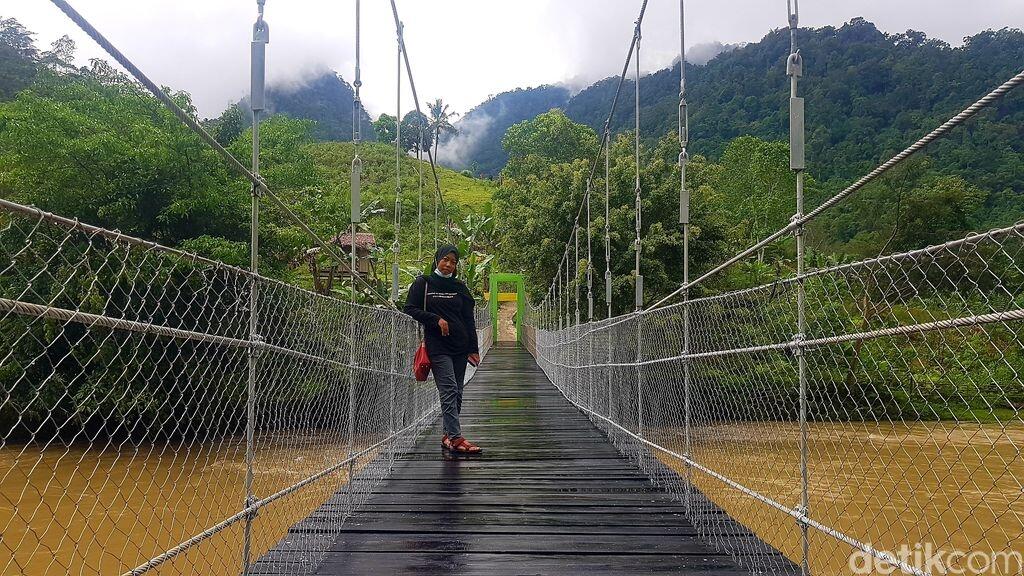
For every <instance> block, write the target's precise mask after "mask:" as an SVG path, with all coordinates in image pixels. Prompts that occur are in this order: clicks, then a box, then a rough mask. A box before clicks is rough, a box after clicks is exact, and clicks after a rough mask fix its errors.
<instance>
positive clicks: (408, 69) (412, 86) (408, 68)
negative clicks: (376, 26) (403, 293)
mask: <svg viewBox="0 0 1024 576" xmlns="http://www.w3.org/2000/svg"><path fill="white" fill-rule="evenodd" d="M391 14H392V15H393V16H394V19H395V28H396V29H398V30H400V29H401V28H402V21H401V18H399V17H398V6H397V5H396V4H395V0H391ZM398 41H399V42H400V43H401V51H402V59H403V60H404V61H405V75H406V77H407V78H408V79H409V90H410V91H411V92H412V100H413V103H414V104H415V105H416V112H417V113H418V114H419V115H420V117H421V118H423V117H425V115H424V114H423V109H422V108H421V107H420V97H419V93H418V92H417V91H416V81H415V80H414V79H413V75H412V65H411V64H410V63H409V49H408V48H407V47H406V45H405V36H404V34H402V33H399V35H398ZM435 140H436V138H435ZM436 146H437V142H436V141H435V142H434V143H433V146H432V148H433V147H436ZM427 160H428V161H429V162H430V173H431V174H432V175H433V177H434V192H435V194H437V202H438V203H439V204H440V207H441V213H442V215H443V216H444V220H445V237H446V239H447V240H448V241H449V242H451V239H452V222H451V218H449V217H448V208H447V207H446V206H445V202H444V195H443V194H442V193H441V179H440V177H438V175H437V163H436V162H435V161H434V154H433V151H432V150H427ZM436 211H437V207H436V206H435V217H434V222H435V224H434V225H435V227H436V226H437V224H436V223H437V216H436ZM435 236H437V235H436V234H435Z"/></svg>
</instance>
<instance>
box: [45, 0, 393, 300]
mask: <svg viewBox="0 0 1024 576" xmlns="http://www.w3.org/2000/svg"><path fill="white" fill-rule="evenodd" d="M50 2H51V3H52V4H53V5H54V6H56V7H57V8H58V9H59V10H60V11H61V12H63V13H64V14H65V15H66V16H67V17H68V18H69V19H71V21H72V22H74V23H75V25H76V26H78V27H79V28H80V29H81V30H82V31H83V32H85V33H86V35H88V36H89V37H90V38H92V40H93V41H94V42H96V43H97V44H98V45H99V46H100V47H101V48H103V50H104V51H106V52H107V54H108V55H110V57H111V58H113V59H114V60H115V61H117V63H118V64H120V65H121V66H122V67H124V69H125V70H127V71H128V73H129V74H131V75H132V77H133V78H135V80H136V81H138V82H139V83H140V84H142V86H143V87H145V88H146V90H148V91H149V92H150V94H152V95H153V96H154V97H155V98H156V99H157V100H159V101H160V102H161V103H163V104H164V106H166V107H167V109H169V110H170V111H171V112H172V113H173V114H174V115H175V116H176V117H177V118H178V120H180V121H181V123H182V124H184V125H185V126H187V127H188V128H189V129H190V130H192V132H194V133H195V134H196V135H197V136H199V138H200V139H201V140H203V141H204V142H205V143H206V144H207V145H208V146H209V147H210V148H212V149H213V150H214V152H216V153H217V154H219V155H220V156H221V158H222V159H223V160H224V161H225V162H226V163H227V164H228V166H230V167H231V169H232V170H234V171H235V172H236V173H238V174H239V175H240V176H242V177H244V178H246V179H247V180H249V181H250V182H252V183H253V184H254V185H255V186H257V187H259V190H260V194H261V196H266V197H267V198H269V199H270V200H271V201H272V202H273V203H274V205H275V206H276V207H277V208H278V209H279V210H281V212H282V213H284V215H285V216H287V217H288V219H289V220H291V221H292V223H293V224H295V225H296V226H298V227H299V228H300V229H301V230H302V231H303V232H304V233H305V234H306V235H308V236H309V237H310V238H312V239H313V241H314V242H315V243H316V244H317V245H319V246H320V248H321V249H322V250H324V251H325V252H326V253H327V254H328V256H330V257H331V258H332V259H333V260H334V261H335V262H338V263H343V262H344V261H345V260H344V258H342V257H341V256H340V255H339V253H338V252H337V251H336V250H335V249H334V247H333V246H332V245H331V244H330V243H328V242H325V241H324V240H323V239H322V238H320V235H319V234H317V233H316V232H314V231H313V229H312V228H310V226H309V225H308V224H307V223H306V222H305V221H304V220H303V219H302V218H301V217H299V215H298V214H296V213H295V212H294V211H293V210H292V209H291V207H289V206H288V204H287V203H285V202H284V201H283V200H281V198H280V197H278V196H277V194H275V193H274V191H273V190H271V189H270V187H269V186H268V185H267V183H266V182H265V181H264V180H263V179H262V178H261V177H259V176H257V175H255V174H253V173H252V171H251V170H250V169H249V168H247V167H246V166H245V165H244V164H242V163H241V162H240V161H239V160H238V158H235V156H234V154H232V153H231V152H229V151H228V150H227V148H225V147H224V146H223V145H221V144H220V142H217V139H216V138H214V137H213V136H212V135H211V134H210V133H209V132H208V131H207V130H206V129H205V128H203V126H202V125H201V124H199V122H198V121H197V120H196V119H195V118H193V117H192V116H190V115H189V114H188V112H186V111H185V110H184V109H182V108H181V106H178V104H177V102H175V101H174V100H173V99H172V98H171V97H170V96H168V95H167V93H166V92H164V91H163V90H162V89H161V88H160V87H159V86H157V85H156V83H154V82H153V81H152V80H150V78H149V77H148V76H146V75H145V74H144V73H143V72H142V70H141V69H140V68H139V67H138V66H136V65H135V64H134V63H133V62H132V61H131V60H129V59H128V57H127V56H125V55H124V54H123V53H122V52H121V51H120V50H118V49H117V48H116V47H115V46H114V45H113V44H112V43H111V42H110V41H109V40H107V38H106V36H104V35H103V34H101V33H100V32H99V30H97V29H96V28H95V27H94V26H93V25H92V24H91V23H90V22H89V21H88V20H86V19H85V17H84V16H82V15H81V14H80V13H79V12H78V11H77V10H75V8H74V7H72V6H71V4H70V3H68V1H67V0H50ZM358 281H359V282H360V283H361V284H362V286H363V287H364V288H366V289H367V291H368V292H369V293H370V295H372V296H375V297H376V298H377V299H378V300H380V301H381V302H382V303H384V304H385V305H387V306H390V307H394V305H393V303H392V302H391V301H390V300H388V298H387V297H385V296H384V295H382V294H381V293H380V292H378V291H377V290H376V289H375V288H373V286H371V285H370V284H369V283H367V282H366V281H365V280H363V279H362V278H359V279H358Z"/></svg>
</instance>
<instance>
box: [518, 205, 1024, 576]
mask: <svg viewBox="0 0 1024 576" xmlns="http://www.w3.org/2000/svg"><path fill="white" fill-rule="evenodd" d="M796 287H797V282H796V280H795V279H787V280H782V281H778V282H774V283H771V284H766V285H763V286H758V287H755V288H751V289H746V290H738V291H731V292H726V293H724V294H720V295H715V296H709V297H705V298H698V299H693V300H690V301H689V303H688V304H675V305H672V306H668V307H665V308H660V309H656V310H653V311H650V312H649V313H646V314H641V315H630V316H628V317H622V318H615V319H611V320H605V321H602V322H597V323H593V324H581V325H578V326H573V327H571V328H569V329H566V330H561V331H557V330H543V329H536V328H534V329H533V330H532V331H531V332H532V336H531V342H532V347H533V349H534V350H535V351H536V356H537V358H538V361H539V362H540V364H541V366H542V367H543V369H544V370H545V372H547V374H548V375H549V377H550V378H551V380H552V382H554V383H555V384H556V385H557V386H558V387H559V389H560V390H561V391H562V392H563V393H564V394H565V395H566V396H567V397H568V398H569V399H570V400H571V401H572V402H574V403H575V404H576V405H578V406H579V407H580V408H581V409H583V410H584V411H585V412H587V413H588V414H590V415H591V416H592V417H593V419H594V420H595V422H596V423H597V424H598V425H599V426H601V427H602V428H604V429H605V430H606V431H607V432H608V434H609V437H610V438H611V440H612V441H613V442H614V443H615V444H616V445H617V446H618V447H619V448H620V449H621V450H622V451H623V452H625V453H628V454H630V455H632V456H633V457H635V458H636V459H637V461H638V463H639V464H640V465H641V466H642V467H644V468H645V469H646V470H648V471H649V472H650V473H651V474H652V476H653V477H655V478H656V479H660V480H662V481H663V482H665V483H666V484H667V485H668V486H669V487H670V488H671V489H673V490H675V491H677V493H678V494H679V496H680V498H681V499H682V500H683V501H684V502H686V503H687V505H688V506H689V507H690V512H689V513H690V517H691V519H693V520H694V522H695V524H696V525H697V527H698V529H699V530H700V531H701V532H702V533H703V534H705V535H706V536H708V537H710V538H711V540H712V541H713V542H715V543H717V544H718V545H719V546H721V547H722V548H724V549H727V550H729V551H730V552H732V553H733V554H734V555H735V556H736V558H737V559H739V560H740V561H741V562H743V563H745V564H747V565H748V566H749V567H750V568H752V571H754V572H756V573H772V574H778V573H792V572H795V573H798V572H799V568H798V565H799V564H800V563H801V561H802V560H803V558H802V557H803V554H804V552H803V551H802V549H801V548H802V546H801V529H800V524H801V523H806V524H807V525H808V526H809V527H810V528H811V530H810V532H811V535H810V539H809V550H808V552H807V554H808V566H809V568H810V571H811V572H812V573H814V574H847V573H858V574H875V573H892V570H893V569H895V568H897V567H899V568H903V569H904V571H906V572H908V573H930V574H943V573H985V574H989V573H991V574H1019V573H1020V570H1021V568H1022V566H1024V565H1022V564H1021V557H1022V554H1024V524H1022V522H1024V495H1022V491H1021V486H1022V485H1024V457H1022V456H1021V453H1020V447H1021V443H1022V441H1024V412H1022V409H1024V383H1022V379H1021V375H1022V374H1024V323H1022V322H1021V320H1024V223H1019V224H1017V225H1015V226H1012V227H1009V228H1003V229H999V230H993V231H990V232H987V233H983V234H976V235H972V236H969V237H967V238H965V239H962V240H958V241H954V242H949V243H947V244H943V245H940V246H935V247H931V248H928V249H924V250H918V251H914V252H908V253H903V254H896V255H892V256H887V257H882V258H875V259H871V260H865V261H862V262H857V263H854V264H848V265H843V266H837V267H833V268H826V269H820V270H816V271H814V272H811V273H809V274H807V275H806V276H805V278H804V289H805V293H806V298H807V308H806V309H807V324H806V325H807V333H806V334H804V335H802V336H801V335H796V336H794V334H793V327H794V326H795V325H796V315H797V298H796V296H797V290H796ZM687 307H688V308H689V310H688V311H687ZM687 313H688V314H689V330H690V348H689V350H688V351H687V350H685V349H684V345H683V344H684V324H685V322H686V318H685V316H686V314H687ZM797 339H799V340H801V341H800V343H799V346H797V345H796V344H797V343H796V342H795V340H797ZM801 353H802V355H803V356H804V358H805V360H806V365H807V390H806V394H807V404H806V409H807V414H806V419H807V422H808V425H807V427H806V435H807V436H806V439H805V443H804V445H805V446H806V467H807V490H808V493H809V506H808V508H809V510H808V511H804V510H801V509H800V506H799V503H800V501H801V489H802V478H801V434H802V431H801V427H800V426H799V419H800V385H799V382H800V379H799V378H798V365H797V360H798V354H801ZM687 370H688V371H689V376H688V377H687V374H686V371H687ZM664 465H667V466H668V467H669V468H671V469H673V470H674V471H675V472H676V473H678V476H677V475H676V474H675V473H672V474H668V475H666V474H664V470H665V468H664ZM681 478H689V480H690V481H689V482H685V481H681ZM719 510H721V511H724V512H725V513H726V514H720V513H717V511H719ZM794 520H796V521H794ZM735 521H738V522H739V523H741V524H742V525H743V527H745V528H746V529H749V530H750V532H752V534H753V535H754V536H756V538H745V539H738V538H736V534H737V530H738V529H740V528H741V527H738V526H737V525H736V522H735ZM774 550H778V551H781V552H782V553H783V554H784V555H785V556H786V557H788V558H789V559H790V560H792V562H793V563H792V564H788V563H785V562H779V557H778V555H777V554H774ZM887 555H888V556H887ZM873 562H875V563H876V564H872V563H873ZM982 563H987V564H986V566H987V567H988V568H987V570H988V571H983V572H968V571H967V570H968V569H971V570H977V568H978V566H980V565H981V564H982ZM969 564H970V565H969ZM865 566H868V567H870V566H876V567H875V569H869V570H867V571H857V570H859V569H860V568H863V567H865ZM885 569H888V570H889V572H886V571H885ZM958 570H960V571H961V572H957V571H958Z"/></svg>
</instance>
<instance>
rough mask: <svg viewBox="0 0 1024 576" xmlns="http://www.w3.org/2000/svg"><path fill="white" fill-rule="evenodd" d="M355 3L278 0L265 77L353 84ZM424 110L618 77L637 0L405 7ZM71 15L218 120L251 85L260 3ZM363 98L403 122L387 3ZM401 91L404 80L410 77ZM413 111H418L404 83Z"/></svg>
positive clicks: (428, 2)
mask: <svg viewBox="0 0 1024 576" xmlns="http://www.w3.org/2000/svg"><path fill="white" fill-rule="evenodd" d="M10 4H13V3H7V5H5V6H4V10H3V11H4V13H3V15H4V16H5V17H9V16H13V17H15V18H18V19H19V20H21V21H22V23H24V24H25V25H26V26H27V27H28V28H29V29H31V30H34V31H36V32H38V33H39V40H40V42H41V43H42V44H48V43H49V42H50V41H52V40H54V39H55V38H57V37H59V36H60V35H62V34H65V33H70V34H71V36H72V37H73V38H74V39H75V40H76V42H77V43H78V45H79V48H80V53H81V55H82V57H83V59H85V58H88V57H95V56H101V55H102V53H101V51H100V49H99V48H98V47H96V46H95V45H94V44H93V43H92V42H91V41H90V40H89V39H88V38H86V37H85V36H84V35H83V34H82V33H80V32H74V31H75V30H77V29H76V28H75V27H74V25H73V24H72V23H71V22H70V21H69V20H67V18H65V17H64V16H63V15H62V14H61V13H60V12H59V11H58V10H57V9H56V8H54V7H53V6H52V5H51V4H50V3H49V2H46V1H45V0H18V2H17V3H16V4H14V5H13V6H12V5H10ZM354 5H355V3H354V0H343V1H340V2H339V1H337V0H330V1H328V0H303V1H297V0H289V1H287V2H285V1H283V0H268V1H267V8H266V10H267V21H268V22H269V23H270V26H271V46H270V53H269V54H270V55H269V62H270V70H269V78H270V79H271V80H273V81H278V82H289V81H296V80H301V79H303V78H305V77H308V76H309V75H310V74H311V73H313V72H316V71H320V70H323V69H325V68H332V69H335V70H338V71H339V72H341V74H342V76H344V77H345V79H346V80H349V81H351V80H352V71H353V67H354V61H353V60H354V58H353V55H354V46H353V44H354V22H353V16H354ZM398 5H399V10H400V11H401V12H402V18H403V20H404V22H405V30H406V42H407V44H408V46H409V51H410V53H409V55H410V58H411V60H412V65H413V72H414V73H415V74H416V81H417V88H418V89H419V93H420V98H421V100H423V101H426V100H429V99H433V98H437V97H439V96H440V97H442V98H444V99H445V100H446V101H448V102H450V103H451V104H452V106H453V109H454V110H455V111H457V112H465V111H467V110H469V109H470V108H471V107H473V106H474V105H476V104H478V103H479V102H481V101H482V100H484V99H486V97H487V96H488V95H490V94H496V93H499V92H503V91H505V90H510V89H513V88H515V87H519V86H536V85H539V84H555V83H567V84H569V85H573V86H575V85H578V84H584V83H589V82H591V81H593V80H596V79H598V78H602V77H605V76H609V75H613V74H618V72H619V71H620V70H621V67H622V62H623V59H624V58H625V53H626V49H627V47H628V43H629V39H630V37H631V35H632V28H633V21H634V19H635V18H636V13H637V11H638V9H639V5H640V0H635V1H633V0H630V1H627V0H517V1H516V2H494V1H487V2H484V1H480V0H398ZM75 6H76V7H77V8H78V10H79V11H80V12H82V13H83V14H84V15H85V16H86V17H87V18H89V19H90V20H92V21H93V23H94V24H95V25H96V27H97V28H99V29H100V31H101V32H103V33H104V34H106V35H107V36H108V38H109V39H110V40H111V41H113V42H114V43H115V44H116V45H117V46H119V47H120V48H121V49H122V50H123V51H124V52H125V53H126V54H127V55H128V56H129V57H130V58H132V59H133V60H135V61H136V63H137V64H138V65H139V66H140V67H141V68H142V69H143V70H144V71H146V72H147V73H149V74H150V75H151V77H152V78H153V79H154V80H155V81H157V82H158V83H161V84H165V85H169V86H172V87H174V88H176V89H184V90H188V91H189V92H191V93H192V94H193V96H194V98H195V101H196V103H197V105H198V106H199V109H200V111H201V112H202V113H203V114H206V115H216V114H217V113H219V112H220V110H221V109H223V108H224V107H225V106H226V105H227V104H228V103H229V102H230V101H232V100H236V99H238V98H239V97H241V96H243V95H244V94H245V92H246V91H247V88H248V75H249V70H248V67H249V64H248V61H249V40H250V37H251V30H252V22H253V20H254V18H255V13H256V3H255V2H253V1H249V2H239V1H238V0H204V1H186V2H182V1H180V0H178V1H174V2H171V1H169V0H146V1H139V0H78V1H76V2H75ZM362 10H363V23H362V33H363V47H362V52H363V83H364V88H363V96H364V101H365V102H366V105H367V107H368V109H369V110H370V112H371V113H372V114H378V113H380V112H384V111H387V112H388V113H392V114H393V113H394V108H395V104H394V98H395V74H396V71H395V65H396V60H395V59H396V54H395V33H394V22H393V20H392V16H391V12H390V6H389V3H388V2H383V1H377V2H375V1H372V0H364V1H363V2H362ZM801 10H802V14H801V24H802V25H804V26H823V25H835V26H838V25H841V24H842V23H843V22H845V21H847V20H849V19H850V18H853V17H855V16H864V17H865V18H867V19H868V20H871V21H873V22H875V23H876V24H878V26H879V27H880V28H882V29H883V30H887V31H890V32H902V31H904V30H906V29H908V28H914V29H917V30H923V31H924V32H926V33H927V34H928V35H929V36H932V37H938V38H941V39H943V40H946V41H947V42H950V43H952V44H958V43H959V42H960V41H961V39H962V37H963V36H966V35H970V34H974V33H976V32H978V31H980V30H983V29H986V28H1001V27H1004V26H1012V27H1024V2H1020V1H1019V0H986V1H983V2H978V3H975V4H974V5H973V6H971V7H970V9H965V4H964V3H963V2H962V1H960V0H902V1H901V2H892V1H891V0H850V1H848V2H830V1H825V2H821V1H819V2H807V1H805V2H803V3H802V5H801ZM678 18H679V17H678V3H677V2H674V1H664V0H656V1H652V2H650V3H649V8H648V14H647V17H646V18H645V26H644V38H643V44H642V48H643V49H642V52H643V54H642V59H641V68H642V69H643V70H647V71H649V70H656V69H659V68H662V67H665V66H668V65H669V64H670V63H671V62H672V61H673V60H674V59H675V58H677V57H678V52H679V37H678V33H679V31H678V21H679V20H678ZM687 19H688V20H687V45H688V46H695V45H699V44H706V43H711V42H721V43H723V44H731V43H739V42H752V41H757V40H758V39H760V38H761V37H762V36H764V35H765V34H766V33H767V32H768V31H769V30H771V29H773V28H779V27H783V26H785V25H786V6H785V2H784V1H783V0H771V1H767V0H719V1H717V2H699V3H698V2H695V1H694V0H690V1H689V2H688V4H687ZM403 82H404V81H403ZM403 100H404V102H405V105H403V112H404V111H407V110H409V109H410V108H411V96H410V94H409V92H408V85H407V83H406V86H405V91H404V93H403Z"/></svg>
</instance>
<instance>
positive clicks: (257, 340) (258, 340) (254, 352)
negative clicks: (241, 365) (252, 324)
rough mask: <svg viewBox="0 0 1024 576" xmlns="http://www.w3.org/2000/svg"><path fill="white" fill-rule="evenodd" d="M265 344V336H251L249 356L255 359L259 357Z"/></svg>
mask: <svg viewBox="0 0 1024 576" xmlns="http://www.w3.org/2000/svg"><path fill="white" fill-rule="evenodd" d="M264 344H265V342H264V340H263V336H260V335H259V334H250V335H249V355H250V356H253V357H256V356H258V355H259V353H260V351H261V350H262V349H263V346H264Z"/></svg>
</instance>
